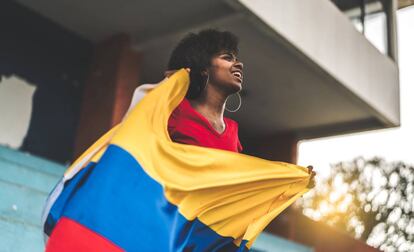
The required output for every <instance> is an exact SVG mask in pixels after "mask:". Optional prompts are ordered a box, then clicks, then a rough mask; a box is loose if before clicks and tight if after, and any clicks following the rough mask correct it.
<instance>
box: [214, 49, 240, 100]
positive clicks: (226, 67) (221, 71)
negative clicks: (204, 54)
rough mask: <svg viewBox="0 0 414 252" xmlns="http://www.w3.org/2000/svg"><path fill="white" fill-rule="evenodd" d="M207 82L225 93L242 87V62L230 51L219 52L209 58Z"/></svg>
mask: <svg viewBox="0 0 414 252" xmlns="http://www.w3.org/2000/svg"><path fill="white" fill-rule="evenodd" d="M208 74H209V83H210V85H214V86H216V87H218V88H220V89H221V90H223V91H224V92H225V93H226V94H233V93H236V92H238V91H240V90H241V89H242V82H243V63H241V62H240V61H238V59H237V57H236V56H235V55H234V54H232V53H226V52H224V53H219V54H216V55H214V56H213V58H212V59H211V66H210V67H209V69H208Z"/></svg>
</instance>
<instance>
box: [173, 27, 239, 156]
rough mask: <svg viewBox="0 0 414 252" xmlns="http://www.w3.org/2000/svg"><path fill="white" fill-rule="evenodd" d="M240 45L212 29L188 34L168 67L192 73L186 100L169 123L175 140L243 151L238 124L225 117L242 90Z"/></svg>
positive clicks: (175, 51) (230, 37)
mask: <svg viewBox="0 0 414 252" xmlns="http://www.w3.org/2000/svg"><path fill="white" fill-rule="evenodd" d="M237 45H238V39H237V37H236V36H235V35H234V34H232V33H230V32H221V31H217V30H211V29H209V30H203V31H200V32H199V33H197V34H194V33H190V34H188V35H187V36H186V37H185V38H183V39H182V40H181V41H180V42H179V43H178V45H177V47H176V48H175V49H174V50H173V52H172V54H171V57H170V61H169V64H168V68H169V69H180V68H187V69H189V71H190V87H189V90H188V92H187V95H186V98H185V99H184V100H183V101H182V102H181V104H180V105H179V106H178V107H177V109H176V110H175V111H174V112H173V113H172V115H171V118H170V120H169V123H168V126H169V127H168V129H169V133H170V136H171V138H172V140H173V141H175V142H180V143H185V144H193V145H199V146H203V147H211V148H217V149H225V150H229V151H235V152H240V151H241V150H242V147H241V144H240V142H239V138H238V126H237V123H236V122H235V121H233V120H231V119H229V118H226V117H224V116H223V114H224V109H225V104H226V100H227V98H228V97H229V96H230V95H232V94H235V93H237V92H239V91H240V90H241V89H242V82H243V63H241V62H240V61H239V60H238V59H237V55H238V47H237ZM173 71H174V70H173ZM173 71H169V72H168V73H171V72H173Z"/></svg>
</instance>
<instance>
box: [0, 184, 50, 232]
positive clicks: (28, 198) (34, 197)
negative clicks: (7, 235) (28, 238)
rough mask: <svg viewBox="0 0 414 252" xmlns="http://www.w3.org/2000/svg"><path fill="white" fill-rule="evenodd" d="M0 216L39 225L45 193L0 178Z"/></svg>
mask: <svg viewBox="0 0 414 252" xmlns="http://www.w3.org/2000/svg"><path fill="white" fill-rule="evenodd" d="M0 188H1V190H0V216H1V217H2V218H6V219H13V220H16V221H22V222H25V223H27V224H28V225H32V226H38V227H39V228H40V226H41V220H40V219H41V213H42V209H43V206H44V204H45V201H46V198H47V195H48V194H47V193H44V192H41V191H38V190H35V189H32V188H28V187H25V186H22V185H18V184H15V183H11V182H8V181H4V180H1V179H0Z"/></svg>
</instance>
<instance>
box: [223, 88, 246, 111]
mask: <svg viewBox="0 0 414 252" xmlns="http://www.w3.org/2000/svg"><path fill="white" fill-rule="evenodd" d="M236 94H237V96H238V97H239V105H238V106H237V108H236V109H234V110H231V109H228V108H227V107H224V109H225V110H227V111H228V112H231V113H234V112H237V111H238V110H239V109H240V107H241V104H242V99H241V96H240V93H239V92H237V93H236ZM226 104H227V103H226Z"/></svg>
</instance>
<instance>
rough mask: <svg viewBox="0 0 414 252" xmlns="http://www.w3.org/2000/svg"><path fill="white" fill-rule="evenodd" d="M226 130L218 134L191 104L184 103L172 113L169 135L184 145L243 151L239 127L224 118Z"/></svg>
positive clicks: (184, 100)
mask: <svg viewBox="0 0 414 252" xmlns="http://www.w3.org/2000/svg"><path fill="white" fill-rule="evenodd" d="M224 123H225V124H226V128H225V130H224V131H223V133H221V134H220V133H218V132H217V131H216V130H215V129H214V128H213V126H211V124H210V122H209V121H208V120H207V119H206V118H205V117H204V116H202V115H201V114H200V113H198V112H197V111H196V110H195V109H193V107H191V104H190V102H189V101H188V100H187V99H186V98H184V99H183V101H182V102H181V103H180V104H179V105H178V106H177V108H176V109H175V110H174V111H173V112H172V114H171V116H170V118H169V120H168V133H169V134H170V137H171V140H173V141H174V142H178V143H183V144H192V145H198V146H203V147H210V148H215V149H222V150H228V151H234V152H240V151H242V149H243V148H242V146H241V144H240V141H239V136H238V125H237V123H236V122H235V121H233V120H231V119H229V118H226V117H224Z"/></svg>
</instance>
